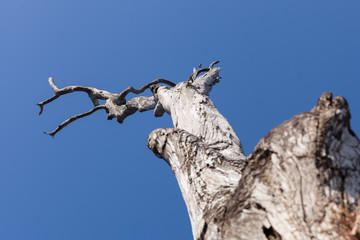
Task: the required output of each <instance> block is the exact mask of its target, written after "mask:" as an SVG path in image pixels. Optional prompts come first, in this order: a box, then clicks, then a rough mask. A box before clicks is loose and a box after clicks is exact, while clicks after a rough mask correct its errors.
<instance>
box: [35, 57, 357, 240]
mask: <svg viewBox="0 0 360 240" xmlns="http://www.w3.org/2000/svg"><path fill="white" fill-rule="evenodd" d="M216 63H217V62H214V63H213V64H211V65H210V67H209V68H202V67H201V66H200V68H199V69H198V70H196V69H194V73H193V74H192V75H191V76H190V78H189V79H188V80H187V81H185V82H181V83H179V84H177V85H175V84H173V83H171V82H170V81H167V80H164V79H157V80H155V81H153V82H151V83H149V84H147V85H145V86H143V87H142V88H140V89H134V88H132V87H129V88H128V89H126V90H124V91H123V92H122V93H120V94H113V93H110V92H107V91H102V90H98V89H95V88H89V87H80V86H70V87H66V88H63V89H58V88H57V87H56V86H55V84H54V82H53V80H52V79H50V85H51V87H52V88H53V89H54V91H55V95H54V96H53V97H52V98H49V99H47V100H45V101H44V102H41V103H39V104H38V105H39V106H40V107H41V112H42V109H43V106H44V105H45V104H47V103H49V102H51V101H53V100H55V99H57V98H58V97H59V96H61V95H64V94H67V93H70V92H74V91H83V92H87V93H88V94H89V97H90V98H91V100H92V101H93V103H94V108H93V109H92V110H90V111H89V112H87V113H84V114H80V115H77V116H74V117H72V118H70V119H68V120H67V121H65V122H64V123H62V124H61V125H60V126H59V127H58V128H57V129H56V130H55V131H53V132H52V133H49V134H50V135H52V136H54V135H55V134H56V133H57V132H58V131H60V130H61V129H62V128H63V127H65V126H66V125H67V124H69V123H71V122H72V121H75V120H76V119H78V118H81V117H84V116H87V115H90V114H91V113H93V112H95V111H97V110H100V109H105V110H106V111H107V112H108V119H112V118H117V120H118V121H119V122H120V123H122V122H123V120H124V119H125V118H126V117H127V116H129V115H131V114H133V113H135V112H136V111H147V110H151V109H154V114H155V116H156V117H160V116H162V115H163V114H164V113H165V112H166V113H168V114H170V116H171V118H172V120H173V124H174V128H171V129H156V130H154V131H153V132H152V133H151V134H150V135H149V137H148V142H147V143H148V146H149V148H150V149H151V150H152V151H153V152H154V153H155V154H156V155H157V156H158V157H160V158H163V159H164V160H165V161H166V162H167V163H168V164H169V165H170V167H171V169H172V170H173V172H174V174H175V176H176V178H177V180H178V183H179V186H180V189H181V192H182V195H183V198H184V200H185V203H186V205H187V208H188V212H189V215H190V220H191V225H192V231H193V236H194V239H264V240H265V239H360V228H359V223H360V212H359V206H358V202H359V200H358V199H359V197H358V195H357V194H358V193H359V192H360V141H359V139H358V138H357V137H356V135H355V134H354V133H353V131H352V130H351V128H350V112H349V107H348V104H347V102H346V100H345V99H344V98H342V97H336V98H335V99H332V95H331V93H324V94H323V95H321V97H320V99H319V101H318V102H317V104H316V106H315V107H314V108H313V109H312V110H311V111H310V112H306V113H301V114H299V115H297V116H295V117H293V118H292V119H290V120H289V121H287V122H284V123H283V124H281V125H280V126H278V127H276V128H275V129H273V130H272V131H271V132H270V133H268V134H267V135H266V136H265V137H264V138H263V139H261V140H260V142H259V143H258V145H257V146H256V148H255V150H254V152H253V153H252V154H251V155H250V156H249V157H247V158H246V157H245V155H244V153H243V150H242V147H241V143H240V141H239V139H238V137H237V136H236V134H235V132H234V130H233V129H232V127H231V125H230V124H229V123H228V121H227V120H226V119H225V118H224V117H223V116H222V115H221V114H220V113H219V111H218V110H217V109H216V107H215V106H214V104H213V103H212V101H211V100H210V98H209V97H208V94H209V92H210V91H211V89H212V86H213V85H215V83H217V82H218V81H219V79H220V77H219V75H218V74H219V71H220V68H214V65H215V64H216ZM203 72H205V74H203V75H200V76H199V74H200V73H203ZM157 84H167V85H169V86H170V87H165V86H162V85H160V86H159V85H157ZM147 88H150V89H151V90H152V92H153V96H152V97H141V96H140V97H135V98H133V99H131V100H129V101H126V95H127V94H128V93H129V92H133V93H136V94H139V93H142V92H143V91H144V90H145V89H147ZM98 99H103V100H105V105H99V103H98ZM41 112H40V113H41Z"/></svg>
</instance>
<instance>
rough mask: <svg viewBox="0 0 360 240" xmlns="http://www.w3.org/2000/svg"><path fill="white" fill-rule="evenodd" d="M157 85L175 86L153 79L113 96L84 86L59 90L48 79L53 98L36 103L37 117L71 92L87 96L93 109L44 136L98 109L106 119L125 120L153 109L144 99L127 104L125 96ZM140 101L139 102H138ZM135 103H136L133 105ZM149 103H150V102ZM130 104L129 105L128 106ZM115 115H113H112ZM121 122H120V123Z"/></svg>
mask: <svg viewBox="0 0 360 240" xmlns="http://www.w3.org/2000/svg"><path fill="white" fill-rule="evenodd" d="M159 83H164V84H167V85H169V86H170V87H174V86H175V85H176V84H174V83H173V82H171V81H168V80H165V79H155V80H154V81H152V82H150V83H148V84H145V85H144V86H142V87H141V88H139V89H135V88H133V87H128V88H126V89H125V90H124V91H122V92H121V93H119V94H115V93H111V92H108V91H104V90H98V89H96V88H92V87H84V86H68V87H64V88H61V89H59V88H58V87H57V86H56V85H55V82H54V79H53V78H49V84H50V86H51V88H52V89H53V90H54V96H52V97H50V98H48V99H46V100H45V101H42V102H40V103H38V104H37V105H38V106H39V107H40V112H39V115H41V114H42V112H43V109H44V106H45V105H46V104H48V103H50V102H52V101H54V100H56V99H57V98H58V97H60V96H62V95H65V94H68V93H72V92H86V93H87V94H88V95H89V98H90V99H91V101H92V102H93V104H94V108H93V109H91V110H90V111H88V112H85V113H82V114H78V115H75V116H73V117H71V118H69V119H67V120H66V121H64V122H63V123H61V124H60V125H59V126H58V127H57V128H56V129H55V130H54V131H52V132H44V133H45V134H48V135H50V136H53V137H54V136H55V134H56V133H58V132H59V131H60V130H61V129H63V128H64V127H66V126H67V125H69V124H70V123H72V122H74V121H76V120H77V119H79V118H83V117H86V116H89V115H91V114H92V113H94V112H96V111H98V110H100V109H105V110H106V111H107V112H108V113H109V112H110V113H109V116H110V118H109V116H108V119H111V118H112V117H111V116H113V115H117V118H118V120H119V119H121V120H123V119H125V118H126V117H127V116H129V115H131V114H133V113H135V112H136V111H137V110H140V111H144V109H145V110H146V111H147V110H150V109H154V107H155V105H154V104H150V105H149V101H144V98H145V97H142V98H133V99H131V100H132V101H131V100H130V101H129V102H127V101H126V96H127V94H129V93H130V92H132V93H134V94H140V93H142V92H144V91H145V90H146V89H148V88H150V87H152V86H155V85H156V84H159ZM99 99H100V100H105V101H106V104H105V105H99ZM139 99H141V101H140V100H139ZM138 100H139V101H138ZM134 102H136V103H137V104H136V103H134ZM150 102H151V101H150ZM130 103H131V104H130ZM144 104H148V105H149V106H148V107H144V106H142V105H144ZM152 105H154V107H152ZM114 113H115V114H114ZM120 122H122V121H120Z"/></svg>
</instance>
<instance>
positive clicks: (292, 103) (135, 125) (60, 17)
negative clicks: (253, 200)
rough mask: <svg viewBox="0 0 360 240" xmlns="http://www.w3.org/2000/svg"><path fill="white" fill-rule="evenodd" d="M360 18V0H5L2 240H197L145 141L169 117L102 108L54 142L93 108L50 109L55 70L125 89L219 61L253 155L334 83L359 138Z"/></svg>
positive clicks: (223, 95)
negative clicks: (118, 115)
mask: <svg viewBox="0 0 360 240" xmlns="http://www.w3.org/2000/svg"><path fill="white" fill-rule="evenodd" d="M359 12H360V2H359V1H355V0H354V1H352V0H349V1H333V0H326V1H325V0H317V1H292V0H286V1H285V0H278V1H258V0H252V1H242V0H238V1H209V0H208V1H188V0H183V1H157V0H154V1H139V0H138V1H136V0H135V1H120V0H119V1H114V0H106V1H92V0H87V1H74V0H73V1H67V0H63V1H56V0H54V1H45V0H43V1H41V0H32V1H28V0H11V1H10V0H0V43H1V44H0V69H1V70H0V87H1V94H0V98H1V102H2V108H1V109H2V111H1V112H2V115H1V118H0V129H1V131H0V133H1V138H0V154H1V155H0V239H4V240H13V239H14V240H15V239H16V240H20V239H21V240H23V239H34V240H48V239H59V240H60V239H61V240H62V239H68V240H73V239H74V240H75V239H87V240H90V239H106V240H111V239H191V238H192V236H191V229H190V223H189V218H188V215H187V211H186V207H185V204H184V202H183V199H182V197H181V194H180V191H179V188H178V186H177V182H176V179H175V177H174V176H173V174H172V172H171V170H170V168H169V167H168V166H167V165H166V163H165V162H164V161H162V160H160V159H158V158H156V157H155V156H154V155H153V153H152V152H151V151H150V150H148V148H147V146H146V138H147V135H148V134H149V133H150V132H151V131H152V130H153V129H156V128H162V127H172V124H171V119H170V118H169V117H168V116H164V117H163V118H160V119H155V118H154V117H153V116H152V112H146V113H137V114H136V115H133V116H131V117H129V118H128V119H126V120H125V121H124V124H122V125H120V124H118V123H117V122H116V121H115V120H113V121H107V120H106V114H105V113H104V112H102V111H99V112H97V113H95V114H93V115H91V116H89V117H87V118H85V119H81V120H78V121H77V122H75V123H73V124H71V125H69V126H68V127H66V128H65V129H63V131H61V132H60V133H59V134H58V135H57V136H56V137H55V138H54V139H52V138H51V137H49V136H46V135H44V134H43V133H42V131H52V130H53V129H54V128H55V127H56V126H57V125H58V124H60V123H61V122H62V121H63V120H65V119H66V118H68V117H70V116H72V115H74V114H78V113H82V112H85V111H88V110H89V109H91V106H92V105H91V102H90V100H89V99H88V97H87V95H86V94H82V93H77V94H75V93H74V94H70V95H66V96H63V97H61V98H60V99H58V100H57V101H55V102H53V103H51V104H49V105H47V106H46V107H45V109H44V113H43V115H42V116H40V117H39V116H38V111H39V108H38V107H37V106H36V105H35V104H36V103H37V102H40V101H42V100H44V99H46V98H48V97H50V96H52V94H53V92H52V89H51V88H50V87H49V85H48V82H47V79H48V77H50V76H52V77H54V79H55V82H56V83H57V85H58V87H64V86H67V85H86V86H92V87H97V88H99V89H104V90H108V91H111V92H120V91H121V90H123V89H124V88H126V87H128V86H130V85H131V86H134V87H140V86H142V85H143V84H145V83H147V82H149V81H151V80H153V79H155V78H166V79H169V80H171V81H173V82H180V81H184V80H186V79H187V78H188V76H189V75H190V74H191V72H192V68H193V67H194V66H197V65H198V64H199V63H202V64H203V65H204V66H206V65H208V64H209V63H211V62H212V61H215V60H220V61H221V63H220V64H219V66H220V67H222V71H221V76H222V80H221V82H220V84H218V85H216V86H215V88H214V89H213V91H212V92H211V99H212V100H213V101H214V103H215V105H216V106H217V107H218V109H219V110H220V112H221V113H222V114H223V115H224V116H225V117H226V118H227V119H228V120H229V122H230V123H231V124H232V126H233V128H234V130H235V131H236V132H237V134H238V136H239V138H240V139H241V141H242V143H243V146H244V150H245V152H246V155H248V154H250V153H251V151H252V149H253V148H254V147H255V145H256V143H257V142H258V141H259V140H260V139H261V138H262V137H263V136H264V135H265V134H266V133H267V132H268V131H270V130H271V129H272V128H274V127H275V126H277V125H279V124H280V123H282V122H283V121H285V120H287V119H289V118H291V117H292V116H294V115H295V114H297V113H300V112H303V111H308V110H310V109H311V108H312V107H313V106H314V104H315V103H316V100H317V98H318V97H319V96H320V94H321V93H323V92H325V91H332V92H333V93H334V94H335V95H343V96H345V97H346V99H347V100H348V101H349V104H350V109H351V112H352V117H353V118H352V128H353V130H354V131H355V132H356V133H357V134H359V133H360V94H359V90H360V80H359V78H360V14H359ZM147 94H148V93H147Z"/></svg>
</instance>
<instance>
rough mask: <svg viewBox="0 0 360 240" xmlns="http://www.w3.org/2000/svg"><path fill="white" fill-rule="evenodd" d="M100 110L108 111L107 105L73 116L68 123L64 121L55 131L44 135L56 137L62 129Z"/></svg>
mask: <svg viewBox="0 0 360 240" xmlns="http://www.w3.org/2000/svg"><path fill="white" fill-rule="evenodd" d="M100 109H106V106H105V105H98V106H96V107H94V108H93V109H91V110H90V111H88V112H86V113H82V114H78V115H75V116H72V117H71V118H69V119H67V120H66V121H64V122H63V123H61V124H60V125H59V126H58V127H57V128H56V129H55V130H54V131H52V132H50V133H49V132H44V133H45V134H48V135H50V136H52V137H54V136H55V134H56V133H58V132H59V131H60V130H61V129H63V128H64V127H66V126H67V125H69V124H70V123H72V122H74V121H76V120H78V119H79V118H83V117H86V116H89V115H90V114H93V113H94V112H96V111H98V110H100Z"/></svg>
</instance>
